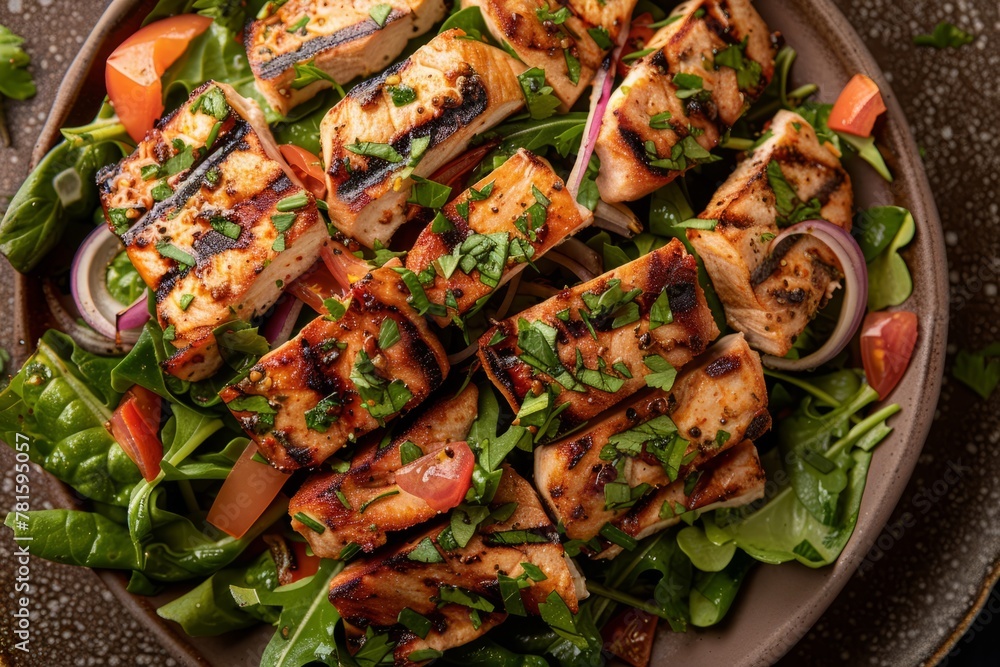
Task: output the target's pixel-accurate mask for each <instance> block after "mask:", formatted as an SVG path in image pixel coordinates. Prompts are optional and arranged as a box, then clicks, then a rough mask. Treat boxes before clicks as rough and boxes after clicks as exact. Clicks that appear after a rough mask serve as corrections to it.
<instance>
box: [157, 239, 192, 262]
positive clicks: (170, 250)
mask: <svg viewBox="0 0 1000 667" xmlns="http://www.w3.org/2000/svg"><path fill="white" fill-rule="evenodd" d="M156 252H158V253H160V257H166V258H167V259H172V260H174V261H175V262H177V263H178V264H183V265H185V266H188V267H191V266H194V265H195V264H196V263H197V262H196V261H195V259H194V257H193V256H191V255H190V254H188V253H186V252H184V251H183V250H181V249H180V248H178V247H177V246H175V245H174V244H173V243H170V242H168V241H159V242H157V244H156Z"/></svg>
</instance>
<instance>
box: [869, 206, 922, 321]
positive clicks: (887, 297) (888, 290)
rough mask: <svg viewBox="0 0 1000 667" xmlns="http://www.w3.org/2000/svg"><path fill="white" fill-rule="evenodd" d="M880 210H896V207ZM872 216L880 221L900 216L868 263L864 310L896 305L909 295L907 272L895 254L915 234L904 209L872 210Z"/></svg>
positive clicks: (904, 263)
mask: <svg viewBox="0 0 1000 667" xmlns="http://www.w3.org/2000/svg"><path fill="white" fill-rule="evenodd" d="M883 208H885V209H896V207H883ZM871 211H872V209H869V212H871ZM875 215H876V216H878V217H882V218H884V217H886V216H889V215H892V216H902V222H901V223H900V225H899V229H898V231H897V232H896V234H895V235H894V236H893V237H892V240H891V242H889V244H888V245H887V246H886V247H885V248H884V249H883V250H882V251H881V252H880V253H879V254H878V255H876V257H875V258H874V259H872V260H870V261H869V262H868V310H870V311H877V310H882V309H883V308H887V307H889V306H898V305H899V304H901V303H903V302H904V301H906V300H907V299H908V298H909V297H910V294H911V293H912V292H913V278H912V277H911V276H910V270H909V269H908V268H907V266H906V262H905V261H904V260H903V258H902V257H900V255H899V251H900V249H902V248H903V246H905V245H907V244H908V243H909V242H910V241H912V240H913V235H914V232H915V231H916V224H915V223H914V221H913V216H912V215H910V213H909V211H907V210H906V209H897V210H890V211H884V212H883V211H876V213H875ZM886 235H887V234H886ZM865 259H867V256H866V257H865Z"/></svg>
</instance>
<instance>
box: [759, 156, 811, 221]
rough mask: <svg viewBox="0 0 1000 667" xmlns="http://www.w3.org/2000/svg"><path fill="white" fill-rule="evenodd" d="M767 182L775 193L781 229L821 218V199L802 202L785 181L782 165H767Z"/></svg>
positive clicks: (773, 161)
mask: <svg viewBox="0 0 1000 667" xmlns="http://www.w3.org/2000/svg"><path fill="white" fill-rule="evenodd" d="M767 182H768V185H770V186H771V190H772V191H773V192H774V206H775V208H776V209H777V211H778V216H777V219H776V220H775V222H776V223H777V225H778V226H779V227H788V226H789V225H794V224H795V223H797V222H802V221H803V220H811V219H813V218H818V217H820V209H821V208H822V204H821V203H820V201H819V199H817V198H816V197H813V198H812V199H810V200H809V201H808V202H803V201H802V200H800V199H799V196H798V195H797V194H796V193H795V189H794V188H792V186H791V185H789V183H788V181H787V180H785V174H784V173H783V172H782V171H781V165H780V164H778V162H777V161H776V160H771V162H769V163H768V165H767Z"/></svg>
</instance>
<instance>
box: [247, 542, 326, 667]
mask: <svg viewBox="0 0 1000 667" xmlns="http://www.w3.org/2000/svg"><path fill="white" fill-rule="evenodd" d="M343 567H344V563H343V562H342V561H332V560H327V559H323V560H322V561H321V562H320V565H319V569H318V570H317V571H316V574H314V575H313V576H311V577H309V578H307V579H302V580H301V581H297V582H295V583H294V584H289V585H288V586H281V587H279V588H276V589H274V590H268V589H266V588H261V587H257V588H250V587H241V586H231V587H230V591H231V593H232V595H233V597H234V598H235V600H236V603H237V604H238V605H239V606H241V607H246V606H251V605H267V606H271V607H280V608H281V615H280V616H279V618H278V622H277V624H276V625H277V627H278V630H277V631H276V632H275V633H274V636H273V637H272V638H271V641H270V642H269V643H268V645H267V648H265V649H264V654H263V655H262V656H261V659H260V664H261V666H262V667H302V666H303V665H307V664H310V663H312V662H313V661H318V662H322V663H324V664H328V665H332V664H338V663H337V662H336V661H337V658H338V649H337V642H336V640H335V638H334V631H335V630H336V628H337V624H338V623H340V614H339V613H337V608H336V607H334V606H333V605H332V604H330V599H329V597H328V595H329V593H330V582H331V581H332V580H333V577H334V576H336V575H337V574H338V573H339V572H340V571H341V570H342V569H343Z"/></svg>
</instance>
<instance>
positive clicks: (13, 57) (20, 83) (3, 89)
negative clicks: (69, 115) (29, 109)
mask: <svg viewBox="0 0 1000 667" xmlns="http://www.w3.org/2000/svg"><path fill="white" fill-rule="evenodd" d="M23 43H24V38H23V37H20V36H18V35H15V34H14V33H13V32H11V31H10V29H8V28H5V27H4V26H2V25H0V95H3V96H4V97H9V98H11V99H15V100H26V99H28V98H29V97H32V96H34V94H35V92H36V90H35V82H34V80H33V79H32V78H31V73H30V72H28V70H27V69H25V68H27V66H28V65H29V64H30V63H31V58H30V57H29V56H28V54H27V53H25V52H24V49H22V48H21V44H23Z"/></svg>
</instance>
